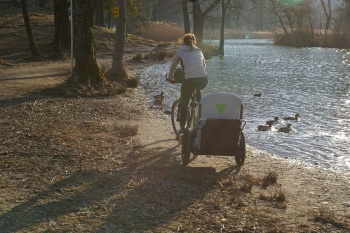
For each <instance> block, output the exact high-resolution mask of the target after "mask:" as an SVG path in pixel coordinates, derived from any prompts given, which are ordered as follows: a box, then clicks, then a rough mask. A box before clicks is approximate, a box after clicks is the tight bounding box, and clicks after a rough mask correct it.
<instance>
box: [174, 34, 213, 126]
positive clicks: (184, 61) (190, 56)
mask: <svg viewBox="0 0 350 233" xmlns="http://www.w3.org/2000/svg"><path fill="white" fill-rule="evenodd" d="M195 44H196V37H195V36H194V34H191V33H188V34H185V35H184V38H183V45H182V46H181V47H180V48H179V49H178V50H177V51H176V54H175V55H174V57H173V58H172V60H171V65H170V69H169V74H168V79H169V81H170V82H172V81H174V72H175V69H176V67H177V65H178V64H179V62H180V64H181V66H182V68H183V69H184V72H185V79H184V81H183V82H182V84H181V97H180V120H179V121H180V127H181V130H183V129H184V127H185V124H186V117H187V107H188V103H189V101H190V98H191V95H192V93H193V92H194V91H195V90H198V91H197V92H196V98H197V100H200V98H201V96H200V94H201V93H200V91H199V90H202V89H204V88H205V87H206V86H207V84H208V77H207V71H206V69H205V67H206V64H205V59H204V56H203V53H202V51H201V49H200V48H198V47H197V46H196V45H195Z"/></svg>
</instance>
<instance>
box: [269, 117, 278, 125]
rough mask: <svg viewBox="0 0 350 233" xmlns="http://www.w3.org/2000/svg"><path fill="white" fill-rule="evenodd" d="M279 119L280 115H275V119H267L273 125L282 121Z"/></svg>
mask: <svg viewBox="0 0 350 233" xmlns="http://www.w3.org/2000/svg"><path fill="white" fill-rule="evenodd" d="M279 119H280V118H279V117H275V118H274V119H273V120H268V121H266V124H270V123H271V125H277V124H278V123H280V122H279V121H278V120H279Z"/></svg>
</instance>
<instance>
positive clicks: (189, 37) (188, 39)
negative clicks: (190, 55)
mask: <svg viewBox="0 0 350 233" xmlns="http://www.w3.org/2000/svg"><path fill="white" fill-rule="evenodd" d="M183 44H185V45H188V46H191V47H192V48H193V46H194V45H195V44H196V36H195V35H194V34H192V33H187V34H185V35H184V38H183Z"/></svg>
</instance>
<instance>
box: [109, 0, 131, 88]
mask: <svg viewBox="0 0 350 233" xmlns="http://www.w3.org/2000/svg"><path fill="white" fill-rule="evenodd" d="M116 2H117V6H119V18H117V19H116V33H115V40H114V53H113V63H112V70H111V74H112V76H113V78H112V79H113V80H115V81H117V80H118V81H121V82H124V81H126V80H127V79H128V78H129V75H128V72H127V71H126V69H125V68H124V62H123V56H124V51H125V44H126V4H125V0H117V1H116Z"/></svg>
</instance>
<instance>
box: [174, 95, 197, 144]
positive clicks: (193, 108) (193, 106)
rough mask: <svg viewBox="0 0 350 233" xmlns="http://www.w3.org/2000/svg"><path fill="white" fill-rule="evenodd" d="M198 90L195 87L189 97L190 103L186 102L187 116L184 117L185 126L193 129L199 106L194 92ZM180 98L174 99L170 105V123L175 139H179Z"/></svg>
mask: <svg viewBox="0 0 350 233" xmlns="http://www.w3.org/2000/svg"><path fill="white" fill-rule="evenodd" d="M197 91H200V90H199V89H196V90H195V91H194V92H193V93H192V95H191V98H190V103H189V104H188V109H187V118H186V126H187V127H189V128H190V129H193V128H194V126H195V124H196V122H197V120H198V106H199V99H197V98H196V95H197V94H196V92H197ZM180 109H181V106H180V98H179V99H177V100H175V101H174V102H173V104H172V106H171V114H170V116H171V125H172V127H173V130H174V133H175V136H176V139H179V136H180V130H181V127H180V121H179V120H180Z"/></svg>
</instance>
